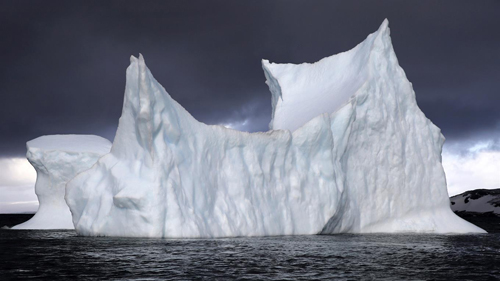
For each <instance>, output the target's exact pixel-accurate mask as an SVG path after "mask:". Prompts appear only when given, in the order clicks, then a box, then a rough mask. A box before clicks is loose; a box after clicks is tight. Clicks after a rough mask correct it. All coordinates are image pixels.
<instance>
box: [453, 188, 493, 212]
mask: <svg viewBox="0 0 500 281" xmlns="http://www.w3.org/2000/svg"><path fill="white" fill-rule="evenodd" d="M450 202H451V209H452V210H453V211H454V212H469V213H489V212H492V213H494V214H496V215H500V189H476V190H470V191H466V192H464V193H462V194H458V195H455V196H452V197H451V198H450Z"/></svg>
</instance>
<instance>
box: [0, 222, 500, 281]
mask: <svg viewBox="0 0 500 281" xmlns="http://www.w3.org/2000/svg"><path fill="white" fill-rule="evenodd" d="M0 249H1V251H0V263H1V264H2V268H3V271H2V275H1V276H0V279H1V278H7V279H11V278H19V279H26V278H33V277H35V278H36V277H38V278H40V277H42V278H50V279H54V278H59V279H69V278H77V277H78V278H80V279H83V278H89V279H94V278H98V279H113V278H124V279H141V280H148V279H169V280H170V279H179V280H186V279H206V280H212V279H240V280H297V279H308V280H331V279H377V280H378V279H386V280H402V279H438V280H441V279H442V280H445V279H455V280H466V279H474V280H479V279H483V280H496V278H498V277H499V276H500V234H484V235H453V236H452V235H380V234H376V235H333V236H282V237H251V238H226V239H175V240H169V239H132V238H105V237H94V238H92V237H80V236H77V235H76V234H75V232H73V231H26V230H24V231H23V230H19V231H14V230H0Z"/></svg>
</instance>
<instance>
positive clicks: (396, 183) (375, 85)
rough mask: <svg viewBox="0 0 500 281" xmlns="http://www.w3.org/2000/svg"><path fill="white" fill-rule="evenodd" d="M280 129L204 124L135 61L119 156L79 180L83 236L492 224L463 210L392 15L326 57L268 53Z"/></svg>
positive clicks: (73, 189)
mask: <svg viewBox="0 0 500 281" xmlns="http://www.w3.org/2000/svg"><path fill="white" fill-rule="evenodd" d="M263 67H264V71H265V74H266V77H267V80H268V81H267V83H268V85H269V87H270V89H271V92H272V94H273V96H272V104H273V119H272V121H271V128H272V129H273V130H271V131H269V132H266V133H252V134H251V133H245V132H239V131H235V130H231V129H226V128H224V127H221V126H208V125H205V124H203V123H200V122H198V121H196V120H195V119H194V118H193V117H192V116H191V115H190V114H189V113H188V112H187V111H186V110H185V109H184V108H183V107H182V106H180V105H179V104H178V103H177V102H176V101H174V100H173V99H172V98H171V97H170V96H169V95H168V94H167V92H166V91H165V90H164V89H163V87H161V85H160V84H158V82H157V81H156V80H155V79H154V78H153V76H152V75H151V73H150V72H149V70H148V69H147V67H146V65H145V63H144V59H143V58H142V56H140V57H139V59H136V58H134V57H132V58H131V64H130V66H129V68H128V69H127V85H126V90H125V100H124V105H123V113H122V117H121V118H120V122H119V127H118V131H117V135H116V138H115V141H114V143H113V147H112V149H111V152H110V153H109V154H107V155H105V156H104V157H102V158H101V159H100V160H99V161H98V162H97V164H96V165H94V166H93V167H92V168H91V169H89V170H87V171H85V172H82V173H80V174H79V175H78V176H76V177H75V178H74V179H73V180H71V181H70V182H68V184H67V190H66V201H67V203H68V205H69V207H70V208H71V211H72V214H73V222H74V224H75V228H76V231H77V232H78V233H79V234H82V235H110V236H140V237H227V236H255V235H292V234H318V233H341V232H351V233H364V232H438V233H444V232H482V230H481V229H479V228H477V227H475V226H473V225H471V224H469V223H467V222H465V221H463V220H462V219H460V218H458V217H457V216H455V215H454V214H453V212H451V210H450V207H449V201H448V196H447V191H446V182H445V178H444V173H443V169H442V167H441V159H440V153H441V146H442V143H443V141H444V138H443V137H442V135H441V133H440V131H439V129H438V128H437V127H436V126H434V125H433V124H432V123H431V122H430V121H429V120H428V119H427V118H425V116H424V114H423V113H422V112H421V111H420V110H419V108H418V107H417V105H416V102H415V97H414V92H413V90H412V87H411V84H410V83H409V82H408V80H407V79H406V76H405V74H404V72H403V70H402V69H401V68H400V67H399V65H398V63H397V59H396V56H395V54H394V51H393V49H392V45H391V41H390V37H389V29H388V27H387V21H385V22H384V23H383V24H382V26H381V27H380V29H379V30H378V31H377V32H375V33H374V34H371V35H370V36H369V37H368V38H367V39H366V40H365V41H364V42H363V43H361V44H360V45H358V46H357V47H355V48H354V49H353V50H351V51H349V52H346V53H341V54H339V55H336V56H332V57H329V58H325V59H323V60H321V61H319V62H317V63H314V64H302V65H292V64H285V65H281V64H270V63H268V62H267V61H264V62H263Z"/></svg>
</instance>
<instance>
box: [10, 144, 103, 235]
mask: <svg viewBox="0 0 500 281" xmlns="http://www.w3.org/2000/svg"><path fill="white" fill-rule="evenodd" d="M26 147H27V148H28V152H27V153H26V157H27V158H28V161H29V162H30V163H31V165H33V167H34V168H35V170H36V173H37V178H36V183H35V192H36V195H37V197H38V201H39V203H40V205H39V207H38V211H37V212H36V214H35V216H33V217H32V218H31V219H30V220H28V221H26V222H24V223H22V224H18V225H16V226H14V227H12V229H74V226H73V221H72V218H71V212H70V209H69V208H68V205H67V204H66V201H65V200H64V195H65V187H66V183H67V182H68V181H69V180H70V179H72V178H73V177H75V175H76V174H78V173H79V172H82V171H84V170H87V169H89V168H90V167H92V165H94V164H95V163H96V162H97V159H99V157H101V156H102V155H104V154H106V153H108V152H109V150H110V149H111V143H110V142H109V141H108V140H107V139H104V138H101V137H98V136H93V135H49V136H41V137H39V138H36V139H34V140H31V141H28V142H27V143H26Z"/></svg>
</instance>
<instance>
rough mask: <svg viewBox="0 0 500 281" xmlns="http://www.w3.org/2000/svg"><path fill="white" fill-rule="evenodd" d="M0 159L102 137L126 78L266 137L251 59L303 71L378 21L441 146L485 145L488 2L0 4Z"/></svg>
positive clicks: (492, 116)
mask: <svg viewBox="0 0 500 281" xmlns="http://www.w3.org/2000/svg"><path fill="white" fill-rule="evenodd" d="M0 5H1V8H0V38H2V41H1V43H0V62H1V65H2V67H1V68H0V94H1V96H2V100H1V103H0V136H1V139H0V155H21V154H24V153H25V147H24V145H25V142H26V141H27V140H29V139H32V138H35V137H37V136H40V135H44V134H57V133H90V134H98V135H102V136H104V137H107V138H109V139H111V140H112V138H113V136H114V133H115V131H116V126H117V124H118V118H119V116H120V112H121V107H122V99H123V90H124V87H125V69H126V67H127V66H128V63H129V56H130V55H132V54H133V55H137V54H138V53H142V54H143V55H144V56H145V58H146V63H147V64H148V66H149V68H150V69H151V71H152V73H153V75H154V76H155V77H156V79H157V80H158V81H159V82H160V83H161V84H162V85H163V86H164V87H165V89H166V90H167V91H168V92H169V94H170V95H171V96H172V97H173V98H174V99H176V100H177V101H178V102H179V103H180V104H182V105H183V106H184V107H185V108H186V109H187V110H188V111H189V112H190V113H191V114H193V116H194V117H196V118H197V119H199V120H200V121H203V122H205V123H209V124H232V125H235V126H237V127H239V128H240V129H243V130H249V131H259V130H266V129H267V124H268V123H269V120H270V115H271V105H270V93H269V91H268V89H267V86H266V85H265V84H264V80H265V79H264V75H263V72H262V69H261V66H260V60H261V59H262V58H266V59H270V60H271V61H273V62H294V63H300V62H314V61H317V60H319V59H321V58H323V57H325V56H329V55H332V54H335V53H338V52H342V51H346V50H349V49H351V48H352V47H354V46H355V45H356V44H358V43H360V42H361V41H362V40H363V39H364V38H366V36H367V35H368V34H369V33H371V32H374V31H375V30H376V29H377V28H378V26H379V25H380V23H381V22H382V21H383V19H384V18H388V19H389V21H390V27H391V37H392V39H393V44H394V47H395V50H396V54H397V55H398V58H399V61H400V64H401V66H402V67H403V68H404V69H405V71H406V73H407V76H408V78H409V80H410V81H412V82H413V85H414V88H415V91H416V93H417V101H418V103H419V106H420V107H421V108H422V110H423V111H424V113H425V114H426V115H427V116H428V117H429V118H430V119H431V120H432V121H433V122H434V123H436V124H437V125H438V126H439V127H441V128H442V130H443V133H444V135H445V136H446V137H447V139H448V140H449V141H450V142H454V141H455V142H457V141H460V140H470V139H474V138H475V139H477V138H483V139H494V140H496V139H498V138H499V137H500V136H499V134H500V133H499V131H500V128H499V121H500V113H499V111H500V110H498V106H499V105H500V93H499V89H500V53H499V52H498V50H500V37H499V36H498V34H500V2H499V1H480V2H479V1H477V2H474V1H439V2H438V1H414V2H409V1H362V2H357V1H354V2H348V3H347V1H344V2H340V1H82V2H80V1H2V2H0Z"/></svg>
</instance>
